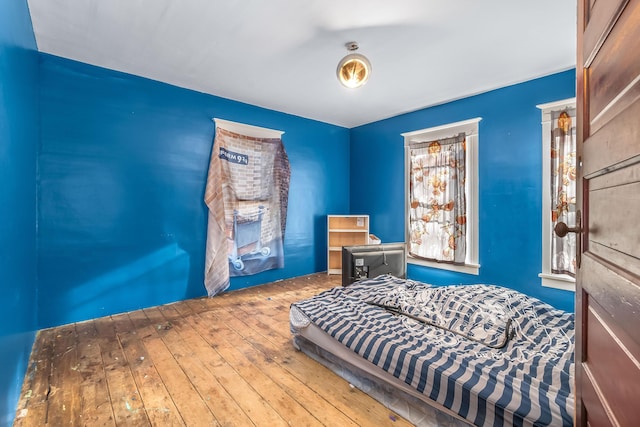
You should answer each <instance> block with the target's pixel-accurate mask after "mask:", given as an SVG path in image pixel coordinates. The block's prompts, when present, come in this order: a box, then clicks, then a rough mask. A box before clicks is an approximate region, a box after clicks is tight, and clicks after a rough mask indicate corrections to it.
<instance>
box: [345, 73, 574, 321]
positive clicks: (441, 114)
mask: <svg viewBox="0 0 640 427" xmlns="http://www.w3.org/2000/svg"><path fill="white" fill-rule="evenodd" d="M573 96H575V70H570V71H566V72H562V73H558V74H554V75H551V76H548V77H544V78H540V79H535V80H532V81H528V82H525V83H521V84H517V85H513V86H509V87H505V88H501V89H498V90H494V91H491V92H487V93H484V94H481V95H477V96H472V97H469V98H465V99H461V100H458V101H455V102H450V103H447V104H443V105H439V106H435V107H431V108H426V109H423V110H420V111H416V112H413V113H409V114H404V115H401V116H397V117H393V118H390V119H387V120H382V121H379V122H375V123H371V124H368V125H364V126H360V127H357V128H354V129H352V130H351V167H350V174H351V176H350V184H351V204H350V209H351V212H353V213H368V214H369V215H371V224H370V225H371V231H372V232H373V233H375V234H376V235H377V236H378V237H380V238H381V239H382V241H383V242H392V241H404V152H403V142H404V141H403V138H402V136H400V134H401V133H403V132H410V131H414V130H419V129H424V128H429V127H432V126H439V125H443V124H448V123H453V122H457V121H461V120H466V119H471V118H474V117H482V118H483V119H482V121H481V122H480V152H479V163H480V187H479V189H480V199H479V208H480V264H481V269H480V275H479V276H471V275H466V274H456V273H451V272H445V271H441V270H436V269H430V268H425V267H419V266H410V267H409V269H408V274H409V277H411V278H414V279H419V280H422V281H425V282H431V283H436V284H449V283H492V284H497V285H501V286H507V287H510V288H513V289H516V290H519V291H521V292H524V293H526V294H529V295H532V296H534V297H537V298H540V299H542V300H544V301H546V302H548V303H550V304H552V305H554V306H556V307H559V308H562V309H565V310H569V311H572V310H573V309H574V294H573V293H572V292H566V291H559V290H554V289H548V288H543V287H542V286H541V285H540V279H539V278H538V273H540V271H541V251H542V249H541V241H540V236H541V233H542V231H541V230H542V218H541V209H542V207H541V205H542V201H541V198H542V196H541V194H542V193H541V191H542V130H541V124H540V121H541V119H540V117H541V115H540V110H538V109H537V108H536V105H538V104H541V103H545V102H551V101H556V100H561V99H566V98H571V97H573Z"/></svg>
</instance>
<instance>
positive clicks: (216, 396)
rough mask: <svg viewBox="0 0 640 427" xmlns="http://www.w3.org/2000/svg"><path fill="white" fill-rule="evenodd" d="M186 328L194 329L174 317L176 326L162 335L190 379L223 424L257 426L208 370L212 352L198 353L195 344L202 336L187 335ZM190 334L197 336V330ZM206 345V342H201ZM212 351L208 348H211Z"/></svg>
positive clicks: (163, 330) (162, 332) (163, 331)
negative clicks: (207, 363) (195, 332)
mask: <svg viewBox="0 0 640 427" xmlns="http://www.w3.org/2000/svg"><path fill="white" fill-rule="evenodd" d="M185 328H186V329H187V330H189V329H190V326H189V325H188V324H186V323H185V322H184V321H183V320H182V319H177V318H174V319H173V323H172V327H171V328H169V329H162V330H159V331H158V334H159V335H160V336H161V337H162V340H163V341H164V342H165V344H166V345H167V347H168V348H169V350H170V351H171V352H172V353H173V355H174V357H175V358H176V361H177V362H178V364H179V365H180V367H181V368H182V370H183V371H184V372H185V374H186V375H188V376H189V379H190V381H191V382H192V384H193V385H194V387H195V388H196V390H197V391H198V393H199V394H200V395H201V396H202V398H203V400H204V402H205V403H206V405H207V406H208V407H209V409H210V410H211V412H212V413H213V414H214V416H215V417H216V420H217V421H218V422H219V423H220V425H223V426H236V425H246V426H251V425H253V423H252V422H251V420H250V418H249V417H248V416H247V415H246V414H245V413H244V412H243V411H242V409H241V408H240V406H239V405H238V404H237V403H236V402H235V400H234V399H233V397H232V396H231V395H229V394H228V393H227V391H226V390H225V389H224V387H223V386H222V385H221V384H220V383H219V382H218V379H217V378H216V376H215V375H214V374H213V373H212V372H211V371H210V370H209V369H208V368H207V365H206V362H207V361H210V360H211V357H210V355H211V351H205V352H200V351H198V346H197V345H194V344H195V343H194V341H199V340H201V337H199V336H197V337H194V336H193V335H189V333H185V332H184V330H185ZM190 332H192V334H193V332H194V331H190ZM202 343H204V342H203V341H201V344H202ZM205 345H206V344H205ZM209 348H210V347H207V349H209ZM211 350H212V349H211ZM217 357H218V356H217ZM217 357H216V358H217Z"/></svg>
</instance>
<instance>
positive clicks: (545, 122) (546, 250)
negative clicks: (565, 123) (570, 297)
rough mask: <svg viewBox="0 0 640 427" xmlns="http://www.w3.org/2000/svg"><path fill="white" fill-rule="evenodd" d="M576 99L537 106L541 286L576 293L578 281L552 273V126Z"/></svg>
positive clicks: (574, 103)
mask: <svg viewBox="0 0 640 427" xmlns="http://www.w3.org/2000/svg"><path fill="white" fill-rule="evenodd" d="M575 107H576V98H568V99H563V100H560V101H555V102H548V103H546V104H540V105H536V108H538V109H539V110H540V111H541V114H542V213H541V214H542V218H541V221H542V266H541V270H542V272H541V273H540V274H538V277H540V279H541V284H542V286H544V287H547V288H554V289H562V290H565V291H573V292H575V291H576V279H575V278H574V277H571V276H569V275H568V274H557V273H553V272H552V271H551V216H550V215H549V212H550V211H551V155H550V153H551V126H552V117H551V113H552V112H553V111H558V110H564V109H566V108H575Z"/></svg>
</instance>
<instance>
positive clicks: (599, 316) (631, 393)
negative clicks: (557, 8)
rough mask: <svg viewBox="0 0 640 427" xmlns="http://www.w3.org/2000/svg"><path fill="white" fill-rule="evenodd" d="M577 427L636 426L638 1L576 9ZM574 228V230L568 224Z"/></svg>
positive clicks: (587, 0)
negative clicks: (579, 246) (579, 242)
mask: <svg viewBox="0 0 640 427" xmlns="http://www.w3.org/2000/svg"><path fill="white" fill-rule="evenodd" d="M576 71H577V78H578V79H577V80H578V86H577V88H578V90H577V109H578V112H577V115H578V117H577V122H578V123H577V124H578V135H577V137H578V147H577V148H578V156H579V160H578V161H579V162H580V160H581V161H582V167H581V168H579V170H578V194H579V200H578V203H579V206H580V205H581V206H582V212H583V233H582V236H581V237H582V246H583V247H582V251H583V253H582V260H581V266H580V268H579V270H578V278H577V291H576V421H577V423H576V425H578V426H583V425H587V423H588V424H590V425H592V426H606V425H621V426H637V425H640V0H578V62H577V70H576ZM570 225H573V224H570Z"/></svg>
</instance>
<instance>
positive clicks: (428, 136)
mask: <svg viewBox="0 0 640 427" xmlns="http://www.w3.org/2000/svg"><path fill="white" fill-rule="evenodd" d="M480 120H482V117H476V118H474V119H470V120H464V121H461V122H456V123H450V124H446V125H443V126H436V127H431V128H427V129H421V130H416V131H412V132H405V133H403V134H401V135H402V136H403V137H404V163H405V164H404V218H405V219H404V222H405V224H404V230H405V242H406V243H407V244H408V243H409V209H410V208H409V203H410V202H409V181H410V174H409V168H410V165H409V145H410V144H412V143H415V142H422V141H435V140H438V139H442V138H447V137H450V136H455V135H458V134H459V133H460V132H464V134H465V135H467V136H474V138H472V140H474V141H475V143H471V142H470V141H469V140H467V161H466V166H467V175H466V176H467V181H466V186H467V188H466V190H467V257H466V260H465V263H464V265H455V264H447V263H441V262H435V261H427V260H424V259H419V258H415V257H413V256H411V255H409V254H407V263H408V264H415V265H421V266H424V267H431V268H437V269H440V270H448V271H455V272H458V273H466V274H473V275H476V276H477V275H478V274H480V263H479V261H478V252H479V249H478V242H479V239H478V236H479V226H478V224H479V221H478V216H479V211H478V180H479V178H478V176H479V175H478V144H479V142H480V141H479V139H480V136H479V132H478V123H480Z"/></svg>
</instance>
